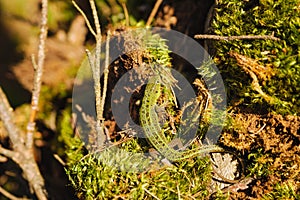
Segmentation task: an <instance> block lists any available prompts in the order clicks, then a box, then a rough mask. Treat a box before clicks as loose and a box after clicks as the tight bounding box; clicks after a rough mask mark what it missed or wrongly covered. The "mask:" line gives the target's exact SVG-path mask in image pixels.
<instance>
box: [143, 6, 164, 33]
mask: <svg viewBox="0 0 300 200" xmlns="http://www.w3.org/2000/svg"><path fill="white" fill-rule="evenodd" d="M162 2H163V0H157V1H156V3H155V5H154V7H153V9H152V11H151V13H150V16H149V17H148V20H147V23H146V27H149V26H150V25H151V23H152V21H153V18H154V17H155V15H156V13H157V11H158V8H159V6H160V4H161V3H162Z"/></svg>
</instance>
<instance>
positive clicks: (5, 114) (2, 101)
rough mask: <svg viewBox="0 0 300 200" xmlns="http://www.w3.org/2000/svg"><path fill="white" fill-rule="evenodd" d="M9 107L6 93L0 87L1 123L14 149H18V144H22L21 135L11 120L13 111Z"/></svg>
mask: <svg viewBox="0 0 300 200" xmlns="http://www.w3.org/2000/svg"><path fill="white" fill-rule="evenodd" d="M12 110H13V109H12V108H11V107H10V105H9V103H8V100H7V98H6V95H5V94H4V92H3V90H2V88H1V87H0V119H1V120H2V121H3V125H4V127H5V129H6V130H7V133H8V136H9V138H10V140H11V142H12V145H13V148H14V149H20V148H21V147H20V145H24V140H23V137H21V131H20V130H19V128H18V127H17V126H16V125H15V124H14V122H13V113H12Z"/></svg>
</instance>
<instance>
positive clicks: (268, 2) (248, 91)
mask: <svg viewBox="0 0 300 200" xmlns="http://www.w3.org/2000/svg"><path fill="white" fill-rule="evenodd" d="M212 25H213V28H214V33H215V34H217V35H224V36H230V35H272V34H274V35H275V36H276V37H278V38H280V39H281V41H273V40H235V41H218V42H216V43H215V46H214V48H215V49H216V57H215V61H216V63H217V64H218V67H219V68H220V70H221V73H222V76H223V78H224V80H225V81H226V85H227V88H228V96H229V98H230V100H231V101H232V102H237V101H241V102H242V105H243V106H245V107H248V108H251V109H253V110H260V111H262V112H263V111H265V112H267V111H274V112H277V113H281V114H297V113H298V112H299V110H300V102H299V99H300V96H299V95H300V85H299V84H300V81H299V79H300V64H299V63H300V62H299V61H300V49H299V48H300V45H299V44H300V34H299V31H300V10H299V1H298V0H290V1H285V0H279V1H275V0H261V1H259V5H254V6H252V7H251V6H247V3H245V2H243V1H239V0H221V1H219V5H218V8H217V13H216V17H215V19H214V21H213V23H212ZM230 51H235V52H238V53H240V54H241V55H245V56H247V57H250V58H253V59H255V60H256V61H257V62H258V63H259V64H261V65H263V66H264V67H265V69H266V70H265V71H261V73H262V74H265V75H268V74H267V73H269V72H268V70H267V69H268V68H269V69H271V71H272V72H271V74H272V75H270V76H269V77H267V78H265V79H260V80H259V81H260V85H261V87H262V90H263V91H265V92H266V93H267V94H268V95H269V96H271V97H272V98H273V101H269V102H266V101H265V100H264V99H263V98H262V96H261V95H260V94H258V93H257V92H255V91H254V90H253V88H252V87H251V81H252V80H251V79H250V77H249V75H247V74H246V73H245V72H244V71H243V70H242V69H241V67H239V66H238V65H237V62H236V60H235V59H233V58H231V57H230V56H229V52H230Z"/></svg>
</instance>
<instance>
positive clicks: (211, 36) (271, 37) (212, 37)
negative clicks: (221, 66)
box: [194, 34, 280, 41]
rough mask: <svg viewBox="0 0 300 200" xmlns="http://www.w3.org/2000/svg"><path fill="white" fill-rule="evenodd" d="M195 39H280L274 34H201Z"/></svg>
mask: <svg viewBox="0 0 300 200" xmlns="http://www.w3.org/2000/svg"><path fill="white" fill-rule="evenodd" d="M194 38H195V39H201V40H227V41H229V40H275V41H279V40H280V39H279V38H277V37H275V36H274V35H273V34H272V35H238V36H220V35H207V34H200V35H195V36H194Z"/></svg>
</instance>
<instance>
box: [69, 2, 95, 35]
mask: <svg viewBox="0 0 300 200" xmlns="http://www.w3.org/2000/svg"><path fill="white" fill-rule="evenodd" d="M72 3H73V5H74V7H75V8H76V9H77V10H78V12H80V14H81V15H82V16H83V18H84V20H85V23H86V25H87V27H88V29H89V30H90V32H91V33H92V34H93V36H94V37H96V33H95V31H94V29H93V28H92V26H91V23H90V21H89V20H88V18H87V16H86V15H85V13H84V12H83V11H82V9H81V8H80V7H79V6H78V4H77V3H76V2H75V1H74V0H73V1H72Z"/></svg>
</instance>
